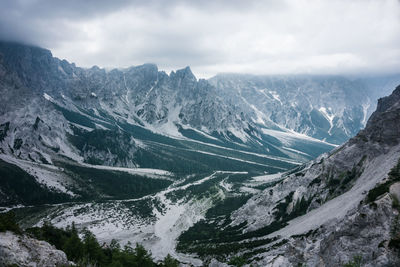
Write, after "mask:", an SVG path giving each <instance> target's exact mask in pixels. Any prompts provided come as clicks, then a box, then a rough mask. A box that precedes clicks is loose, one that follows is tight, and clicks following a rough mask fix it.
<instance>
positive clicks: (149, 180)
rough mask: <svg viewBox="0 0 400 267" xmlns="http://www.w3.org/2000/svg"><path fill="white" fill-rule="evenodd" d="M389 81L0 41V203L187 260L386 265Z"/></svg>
mask: <svg viewBox="0 0 400 267" xmlns="http://www.w3.org/2000/svg"><path fill="white" fill-rule="evenodd" d="M399 83H400V75H376V76H368V77H367V76H365V77H363V76H357V77H356V76H349V77H344V76H330V75H286V76H284V75H274V76H254V75H245V74H220V75H217V76H215V77H212V78H210V79H208V80H204V79H199V80H198V79H197V78H196V77H195V76H194V75H193V73H192V71H191V70H190V68H189V67H186V68H184V69H181V70H177V71H173V72H171V73H170V74H167V73H165V72H164V71H160V70H158V68H157V66H156V65H154V64H145V65H142V66H136V67H131V68H126V69H113V70H105V69H101V68H99V67H96V66H94V67H92V68H89V69H87V68H80V67H77V66H75V64H73V63H69V62H67V61H66V60H60V59H58V58H55V57H53V56H52V54H51V52H50V51H48V50H46V49H42V48H38V47H34V46H28V45H23V44H18V43H9V42H0V92H1V94H0V101H1V103H2V105H0V177H1V179H0V206H3V207H2V208H1V209H2V210H3V211H8V210H10V209H13V210H14V211H15V213H16V215H17V217H18V218H19V222H20V224H21V226H22V227H24V228H27V227H32V226H40V225H43V223H44V222H47V221H49V222H51V223H52V224H53V225H55V226H57V227H67V226H68V225H70V224H71V223H72V222H74V223H75V225H76V226H77V228H78V229H83V228H87V229H89V230H91V231H92V232H93V233H94V234H95V235H96V237H97V238H98V239H99V240H100V241H103V242H110V241H111V239H116V240H118V242H120V243H121V244H126V243H127V242H128V241H129V242H132V243H134V242H139V243H141V244H143V245H144V246H145V247H146V248H147V249H149V250H151V251H152V253H153V256H154V257H155V258H156V259H162V258H164V257H165V256H166V255H167V254H168V253H169V254H171V255H172V256H173V257H175V258H177V259H178V260H179V261H180V262H181V263H187V264H193V265H201V264H203V263H205V264H210V265H212V264H214V265H215V266H224V264H226V263H227V262H234V261H235V260H244V261H246V262H247V263H251V264H253V265H254V264H255V265H260V266H298V264H303V263H304V264H306V265H307V266H308V265H310V266H321V265H322V266H338V265H340V264H343V263H345V262H349V261H351V260H352V259H353V257H356V256H357V257H358V256H360V257H362V259H363V261H365V262H366V263H368V264H369V265H366V266H388V265H387V264H397V263H398V257H397V256H396V253H397V252H396V251H397V249H398V247H397V246H398V243H396V242H398V237H397V235H398V233H397V232H398V231H397V230H396V229H398V228H397V227H398V226H397V219H396V218H397V217H398V206H396V205H398V204H396V203H397V202H396V201H398V200H399V199H397V196H400V193H399V192H398V179H400V178H399V177H398V171H399V170H398V168H399V164H398V159H399V157H400V156H399V155H400V154H399V146H398V143H399V138H400V135H399V133H400V129H399V125H400V118H399V114H400V112H399V108H400V106H399V105H400V104H399V103H400V87H397V89H396V90H395V91H394V92H393V93H392V94H391V95H390V96H389V97H385V98H382V99H380V100H379V102H378V105H376V104H375V103H376V100H377V99H378V98H379V97H382V96H384V95H388V94H389V93H390V91H392V90H393V88H394V87H395V85H396V84H399ZM375 109H376V111H375V112H374V113H372V112H373V111H374V110H375ZM371 113H372V115H371ZM360 130H361V131H360ZM360 232H362V233H363V234H362V235H361V236H358V235H357V233H360ZM371 240H373V242H371ZM360 248H362V249H360ZM377 249H378V252H376V250H377ZM332 255H337V256H335V257H332ZM385 264H386V265H385Z"/></svg>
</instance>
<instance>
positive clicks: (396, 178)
mask: <svg viewBox="0 0 400 267" xmlns="http://www.w3.org/2000/svg"><path fill="white" fill-rule="evenodd" d="M396 182H400V159H399V161H398V162H397V164H396V166H394V167H393V168H392V169H391V170H390V172H389V174H388V179H387V181H386V182H384V183H382V184H378V185H377V186H375V187H374V188H373V189H371V190H370V191H369V192H368V195H367V203H370V202H374V201H375V200H376V199H378V198H379V197H380V196H382V195H383V194H385V193H387V192H389V189H390V186H391V185H392V184H394V183H396Z"/></svg>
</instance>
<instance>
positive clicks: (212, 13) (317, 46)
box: [0, 0, 400, 78]
mask: <svg viewBox="0 0 400 267" xmlns="http://www.w3.org/2000/svg"><path fill="white" fill-rule="evenodd" d="M0 39H3V40H13V41H21V42H25V43H30V44H35V45H38V46H41V47H45V48H48V49H50V50H51V51H52V52H53V54H54V55H55V56H57V57H59V58H65V59H67V60H68V61H71V62H75V63H76V64H77V65H78V66H83V67H90V66H92V65H98V66H100V67H107V68H110V67H127V66H132V65H140V64H143V63H156V64H157V65H158V66H159V68H160V69H163V70H166V71H170V70H173V69H178V68H182V67H185V66H187V65H189V66H191V68H192V70H193V72H194V73H195V74H196V76H198V77H203V78H207V77H210V76H212V75H215V74H216V73H221V72H240V73H254V74H287V73H330V74H343V73H371V72H399V71H400V0H352V1H351V0H326V1H323V0H319V1H316V0H315V1H314V0H293V1H289V0H287V1H285V0H264V1H262V0H259V1H253V0H246V1H244V0H243V1H241V0H230V1H228V0H226V1H225V0H213V1H211V0H210V1H208V0H204V1H202V0H191V1H183V0H167V1H162V0H160V1H156V0H142V1H140V0H133V1H127V0H114V1H109V0H92V1H90V0H88V1H81V0H47V1H45V0H10V1H7V0H0Z"/></svg>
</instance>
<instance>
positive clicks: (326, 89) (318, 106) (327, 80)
mask: <svg viewBox="0 0 400 267" xmlns="http://www.w3.org/2000/svg"><path fill="white" fill-rule="evenodd" d="M210 82H211V83H212V84H213V85H214V86H216V87H217V88H218V91H219V94H220V95H222V96H223V97H224V98H228V99H231V100H232V101H235V102H236V103H238V105H239V106H240V107H241V108H242V109H243V110H244V111H245V114H248V116H249V117H251V118H252V121H253V122H254V123H258V124H261V125H270V124H271V123H276V124H278V125H280V126H282V127H284V128H287V129H291V130H293V131H296V132H298V133H303V134H306V135H308V136H311V137H314V138H317V139H320V140H325V141H327V142H330V143H334V144H342V143H343V142H345V141H346V140H348V139H349V138H350V137H352V136H354V135H355V134H356V133H357V132H358V131H359V130H360V129H362V128H363V127H364V126H365V123H366V121H367V119H368V118H369V116H370V114H371V113H372V111H373V110H374V109H375V101H376V99H378V98H379V97H382V96H385V95H387V94H389V93H390V91H388V85H389V86H390V87H389V90H392V88H393V87H394V86H395V85H396V84H398V83H400V76H399V75H392V76H386V77H375V78H354V77H350V78H346V77H341V76H322V75H319V76H318V75H291V76H283V75H281V76H279V75H278V76H254V75H239V74H221V75H217V76H215V77H213V78H211V79H210Z"/></svg>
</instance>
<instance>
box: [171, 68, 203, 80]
mask: <svg viewBox="0 0 400 267" xmlns="http://www.w3.org/2000/svg"><path fill="white" fill-rule="evenodd" d="M171 74H172V73H171ZM175 75H176V76H178V77H181V78H182V79H188V80H193V81H197V79H196V76H194V74H193V72H192V70H191V69H190V67H189V66H186V67H185V68H183V69H179V70H177V71H176V73H175Z"/></svg>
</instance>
